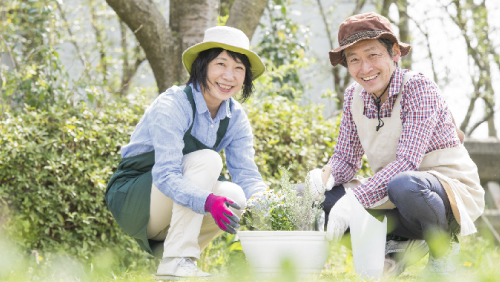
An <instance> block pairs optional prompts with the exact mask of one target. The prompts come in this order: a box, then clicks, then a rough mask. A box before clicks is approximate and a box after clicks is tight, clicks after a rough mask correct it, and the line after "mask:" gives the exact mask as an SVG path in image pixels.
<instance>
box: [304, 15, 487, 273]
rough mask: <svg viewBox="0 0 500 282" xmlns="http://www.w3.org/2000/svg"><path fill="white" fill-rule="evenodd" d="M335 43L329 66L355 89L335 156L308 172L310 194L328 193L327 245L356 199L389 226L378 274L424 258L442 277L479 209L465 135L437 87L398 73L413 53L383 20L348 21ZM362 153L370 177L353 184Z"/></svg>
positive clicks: (481, 195)
mask: <svg viewBox="0 0 500 282" xmlns="http://www.w3.org/2000/svg"><path fill="white" fill-rule="evenodd" d="M338 38H339V43H340V47H339V48H337V49H335V50H332V51H330V62H331V63H332V65H333V66H336V65H338V64H341V65H342V66H344V67H347V69H348V71H349V74H350V75H351V76H352V77H353V79H354V80H355V81H356V83H354V84H352V85H351V86H350V87H349V88H347V89H346V91H345V101H344V105H343V116H342V120H341V124H340V133H339V137H338V142H337V146H336V147H335V152H334V154H333V156H332V157H331V159H330V161H329V162H328V163H327V165H326V166H325V167H324V168H323V169H322V170H319V169H317V170H313V171H312V172H311V173H310V177H311V178H312V179H311V180H312V182H313V183H316V185H314V188H315V189H316V190H317V191H318V192H320V193H321V192H323V191H324V190H322V189H323V188H325V189H326V190H327V191H326V192H325V196H326V199H325V202H324V209H325V212H326V213H327V215H328V219H327V237H328V239H329V240H333V241H338V240H340V238H341V237H342V235H343V234H344V232H346V230H347V228H348V226H349V215H350V210H351V206H350V203H349V201H350V199H349V198H351V199H352V198H354V199H356V200H357V201H358V202H359V203H360V204H361V205H363V207H364V208H366V209H369V211H370V213H372V214H373V215H374V216H376V217H377V218H383V216H387V218H388V233H389V234H388V241H387V244H386V264H385V268H384V271H385V274H386V275H393V276H397V275H399V274H400V273H401V272H403V271H404V269H405V268H406V267H407V266H408V265H410V264H412V263H415V262H417V261H418V260H419V259H420V258H422V257H423V256H425V254H426V253H427V252H430V257H429V262H428V264H427V266H426V268H427V270H429V271H430V272H431V273H435V274H438V275H446V274H448V273H450V272H452V271H454V270H455V265H454V263H453V261H454V259H455V258H457V257H458V252H459V249H460V244H459V242H458V239H457V237H456V235H458V234H460V235H462V236H465V235H469V234H472V233H474V232H476V228H475V226H474V223H473V222H474V220H476V219H477V218H478V217H479V216H480V215H481V213H482V212H483V209H484V190H483V188H482V187H481V186H480V184H479V176H478V173H477V167H476V165H475V164H474V163H473V162H472V160H471V159H470V157H469V154H468V152H467V150H466V149H465V148H464V146H463V145H462V144H461V138H463V135H462V136H461V138H459V136H458V133H461V132H460V131H459V130H457V129H456V126H455V124H454V121H453V117H452V115H451V112H450V109H449V108H448V105H447V104H446V101H445V100H444V98H443V97H442V96H441V94H440V92H439V89H438V87H437V86H436V84H435V83H434V82H432V81H431V80H429V79H428V78H426V77H425V76H424V75H422V74H418V73H413V72H410V71H409V70H403V69H401V68H400V67H399V66H398V63H399V61H400V59H401V57H403V56H405V55H407V54H408V52H409V51H410V48H411V47H410V45H409V44H405V43H402V42H399V40H398V39H397V38H396V36H395V35H394V33H393V31H392V29H391V24H390V22H389V20H388V19H387V18H385V17H383V16H380V15H378V14H376V13H367V14H360V15H355V16H352V17H349V18H347V19H346V20H345V21H344V22H343V23H342V24H341V25H340V28H339V33H338ZM364 153H366V155H367V158H368V162H369V164H370V167H371V168H372V171H373V173H374V175H373V176H372V177H370V178H367V179H362V178H360V177H356V178H355V174H356V173H357V171H359V169H360V167H361V158H362V156H363V154H364ZM323 185H324V186H323Z"/></svg>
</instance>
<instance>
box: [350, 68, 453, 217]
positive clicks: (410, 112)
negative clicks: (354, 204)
mask: <svg viewBox="0 0 500 282" xmlns="http://www.w3.org/2000/svg"><path fill="white" fill-rule="evenodd" d="M402 95H403V96H402V99H401V109H402V112H401V119H402V123H403V130H402V133H401V137H400V139H399V143H398V147H397V151H396V160H395V161H394V162H392V163H390V164H388V165H387V166H386V167H384V168H383V169H382V170H380V171H379V172H378V173H376V174H375V175H374V176H372V177H370V178H369V179H368V181H367V183H365V184H363V185H360V186H358V187H356V188H354V189H353V191H354V194H355V195H356V198H357V199H358V200H359V201H360V203H361V204H363V206H364V207H365V208H369V207H371V206H373V205H374V204H375V203H376V202H377V201H379V200H381V199H382V198H384V197H385V196H387V184H388V183H389V181H390V180H391V179H392V178H393V177H394V176H396V175H397V174H399V173H401V172H404V171H416V170H418V167H419V166H420V163H421V162H422V159H423V156H424V154H425V153H426V152H427V147H428V146H429V143H430V139H431V138H432V137H433V135H434V134H439V132H437V133H435V130H436V129H437V127H436V125H437V124H438V121H439V118H440V116H441V112H442V111H444V110H445V109H444V108H443V99H442V97H441V96H440V95H439V94H438V90H437V87H436V85H435V84H434V83H433V82H432V81H429V80H427V79H426V78H424V77H423V76H421V75H418V76H415V77H413V78H411V79H410V80H409V81H408V83H407V84H406V85H405V86H404V89H403V92H402Z"/></svg>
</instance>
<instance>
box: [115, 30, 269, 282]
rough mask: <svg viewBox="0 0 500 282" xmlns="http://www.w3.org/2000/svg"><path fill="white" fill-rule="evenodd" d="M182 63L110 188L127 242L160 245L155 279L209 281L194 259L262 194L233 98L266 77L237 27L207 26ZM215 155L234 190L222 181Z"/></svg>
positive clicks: (125, 151) (150, 247)
mask: <svg viewBox="0 0 500 282" xmlns="http://www.w3.org/2000/svg"><path fill="white" fill-rule="evenodd" d="M182 62H183V64H184V67H185V68H186V70H187V71H188V73H189V74H190V78H189V81H188V82H187V85H186V86H185V88H183V87H177V86H172V87H171V88H169V89H168V90H167V91H165V92H164V93H163V94H161V95H160V96H158V98H156V100H155V101H154V102H153V103H152V104H151V105H150V106H149V107H148V109H147V110H146V112H145V114H144V116H143V117H142V119H141V121H140V122H139V124H138V125H137V128H136V129H135V131H134V133H133V134H132V136H131V138H130V143H129V144H128V145H126V146H124V147H123V148H122V149H121V154H122V160H121V162H120V164H119V166H118V171H117V172H116V173H115V174H114V175H113V177H112V178H111V180H110V182H109V183H108V187H107V190H106V202H107V204H108V207H109V209H110V210H111V212H112V213H113V216H114V217H115V219H116V221H117V222H118V224H119V225H120V227H121V228H122V229H123V230H124V231H125V232H126V233H127V234H128V235H130V236H132V237H134V238H135V239H136V240H137V242H138V243H139V245H140V246H141V247H142V248H143V249H144V250H146V251H147V252H149V253H151V254H153V253H155V254H156V255H158V253H161V249H162V248H161V247H162V246H163V247H164V248H163V250H164V251H163V255H162V261H161V263H160V265H159V267H158V271H157V278H178V277H208V276H210V274H208V273H205V272H202V271H201V270H199V269H198V268H197V267H196V264H195V262H194V261H196V260H197V259H199V257H200V253H201V251H202V250H203V249H204V248H205V247H206V246H207V245H208V244H209V243H210V241H211V240H212V239H213V238H215V237H217V236H218V235H220V234H222V232H223V231H226V232H229V233H236V231H235V228H238V227H239V224H238V222H239V219H238V217H237V216H240V215H241V211H240V208H245V206H246V200H247V199H248V198H250V197H251V196H252V195H253V194H254V193H256V192H259V191H262V190H264V189H266V186H265V184H264V182H263V181H262V178H261V176H260V174H259V172H258V170H257V166H256V165H255V162H254V153H255V151H254V149H253V135H252V130H251V127H250V124H249V122H248V119H247V116H246V114H245V113H244V111H243V109H242V107H241V105H240V104H239V103H238V102H237V101H235V100H234V99H233V98H232V97H233V96H234V95H236V94H237V93H238V92H239V91H240V90H243V91H242V96H243V97H242V98H243V100H245V99H247V98H248V97H249V96H250V95H251V93H252V91H253V82H252V81H253V79H255V78H257V77H258V76H260V75H261V74H262V73H263V72H264V71H265V66H264V64H263V63H262V61H261V59H260V58H259V56H258V55H256V54H255V53H253V52H252V51H250V50H249V40H248V38H247V37H246V35H245V34H244V33H243V32H242V31H240V30H238V29H235V28H231V27H214V28H210V29H208V30H206V31H205V36H204V40H203V42H202V43H200V44H197V45H194V46H192V47H190V48H188V49H187V50H186V51H185V52H184V53H183V55H182ZM221 150H225V155H226V161H227V163H226V164H227V168H228V170H229V174H230V175H231V179H232V183H231V182H227V181H220V180H223V179H219V175H220V172H221V170H222V160H221V158H220V156H219V154H218V152H220V151H221ZM228 207H231V209H229V208H228ZM207 212H208V213H210V215H211V216H208V215H207ZM158 250H159V251H158Z"/></svg>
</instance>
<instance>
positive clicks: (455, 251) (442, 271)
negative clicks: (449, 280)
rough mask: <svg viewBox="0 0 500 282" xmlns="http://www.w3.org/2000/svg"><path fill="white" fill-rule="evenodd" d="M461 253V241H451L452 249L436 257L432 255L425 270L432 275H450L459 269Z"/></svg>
mask: <svg viewBox="0 0 500 282" xmlns="http://www.w3.org/2000/svg"><path fill="white" fill-rule="evenodd" d="M459 253H460V243H459V242H451V243H450V249H449V250H448V251H447V252H446V253H445V254H444V255H443V256H442V257H439V258H435V257H433V256H432V255H430V256H429V261H428V262H427V265H426V266H425V269H424V270H425V271H427V272H428V274H431V275H436V276H448V275H450V274H452V273H454V272H455V271H456V270H457V263H458V255H459Z"/></svg>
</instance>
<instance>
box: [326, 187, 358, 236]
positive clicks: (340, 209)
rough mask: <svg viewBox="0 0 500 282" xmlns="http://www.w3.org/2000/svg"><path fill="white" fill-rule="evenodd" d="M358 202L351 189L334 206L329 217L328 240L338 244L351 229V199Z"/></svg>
mask: <svg viewBox="0 0 500 282" xmlns="http://www.w3.org/2000/svg"><path fill="white" fill-rule="evenodd" d="M352 197H354V199H355V200H356V201H357V199H356V197H355V196H354V194H353V192H352V190H351V189H349V190H347V191H346V194H345V195H344V196H343V197H342V198H340V199H339V200H338V201H337V202H336V203H335V205H333V207H332V209H331V210H330V214H329V215H328V225H327V228H326V240H328V241H334V242H338V241H340V239H341V238H342V236H343V235H344V233H345V231H346V230H347V228H348V227H349V218H350V216H351V198H352Z"/></svg>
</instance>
